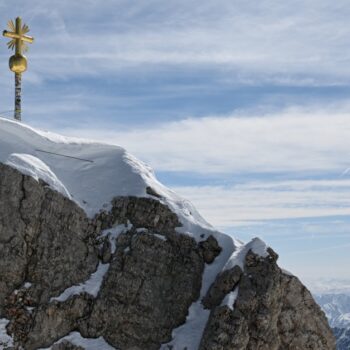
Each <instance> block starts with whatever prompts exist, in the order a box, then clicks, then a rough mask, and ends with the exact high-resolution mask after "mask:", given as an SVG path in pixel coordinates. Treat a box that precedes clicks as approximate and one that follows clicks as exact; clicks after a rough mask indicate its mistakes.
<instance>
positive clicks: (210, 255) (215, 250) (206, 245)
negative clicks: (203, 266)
mask: <svg viewBox="0 0 350 350" xmlns="http://www.w3.org/2000/svg"><path fill="white" fill-rule="evenodd" d="M199 249H200V250H201V253H202V256H203V259H204V261H205V262H206V263H207V264H211V263H212V262H213V261H214V260H215V258H216V257H217V256H218V255H219V254H220V253H221V251H222V248H221V247H220V246H219V243H218V241H217V240H216V239H215V238H214V237H213V236H209V237H208V238H207V239H206V240H205V241H202V242H200V243H199Z"/></svg>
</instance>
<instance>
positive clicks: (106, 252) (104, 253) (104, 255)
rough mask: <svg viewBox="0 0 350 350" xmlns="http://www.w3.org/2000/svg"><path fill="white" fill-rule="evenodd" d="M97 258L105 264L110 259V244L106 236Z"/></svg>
mask: <svg viewBox="0 0 350 350" xmlns="http://www.w3.org/2000/svg"><path fill="white" fill-rule="evenodd" d="M99 258H100V259H101V261H102V263H104V264H107V263H109V262H110V261H111V260H112V246H111V242H110V241H109V239H108V237H106V239H105V240H104V241H103V243H102V248H101V251H100V255H99Z"/></svg>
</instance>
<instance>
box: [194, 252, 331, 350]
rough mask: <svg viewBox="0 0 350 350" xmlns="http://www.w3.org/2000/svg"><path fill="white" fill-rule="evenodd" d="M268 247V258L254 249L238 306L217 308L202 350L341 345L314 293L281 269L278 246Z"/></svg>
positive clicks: (248, 257)
mask: <svg viewBox="0 0 350 350" xmlns="http://www.w3.org/2000/svg"><path fill="white" fill-rule="evenodd" d="M268 252H269V255H268V256H267V257H266V258H263V257H261V256H258V255H256V254H254V253H253V252H252V251H249V252H248V254H247V255H246V258H245V266H244V271H243V274H242V275H241V278H240V280H239V282H238V283H237V286H236V288H238V296H237V299H236V301H235V303H234V307H233V309H231V308H230V307H229V306H226V305H223V306H217V307H215V308H214V309H212V311H211V315H210V319H209V321H208V324H207V326H206V330H205V332H204V335H203V339H202V342H201V345H200V350H244V349H251V350H253V349H261V350H279V349H286V350H304V349H314V350H323V349H324V350H326V349H335V340H334V337H333V334H332V333H331V330H330V328H329V326H328V323H327V320H326V318H325V315H324V313H323V312H322V311H321V310H320V308H319V306H318V305H317V304H316V303H315V302H314V300H313V299H312V296H311V294H310V293H309V292H308V291H307V289H306V288H305V287H304V286H303V285H302V284H301V283H300V282H299V280H298V279H297V278H296V277H294V276H289V275H286V274H284V273H283V272H282V271H281V269H280V268H279V267H278V266H277V264H276V260H277V254H276V253H274V252H273V250H272V249H269V250H268ZM220 277H221V276H219V279H220Z"/></svg>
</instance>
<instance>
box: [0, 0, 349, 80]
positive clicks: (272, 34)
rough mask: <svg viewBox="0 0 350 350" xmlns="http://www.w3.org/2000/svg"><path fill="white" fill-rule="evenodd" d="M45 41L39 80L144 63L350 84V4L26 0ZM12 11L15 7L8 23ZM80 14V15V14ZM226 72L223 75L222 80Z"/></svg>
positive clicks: (37, 64)
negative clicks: (213, 68) (212, 68)
mask: <svg viewBox="0 0 350 350" xmlns="http://www.w3.org/2000/svg"><path fill="white" fill-rule="evenodd" d="M17 8H18V9H20V12H21V13H22V14H23V15H24V16H26V18H28V20H30V22H31V25H32V28H33V33H35V34H36V36H37V42H36V47H35V49H34V48H33V50H32V53H31V57H32V69H33V72H35V73H36V74H38V75H40V76H41V78H45V79H46V78H47V77H48V76H49V75H50V76H55V77H56V78H57V77H59V76H61V77H66V76H72V75H77V74H78V75H79V74H83V75H86V74H112V73H115V72H119V71H120V70H122V69H125V67H130V66H131V67H133V69H135V67H137V68H138V70H140V69H141V70H142V69H144V66H145V65H166V66H172V65H180V66H182V65H189V66H194V67H196V68H197V69H198V68H199V67H200V66H203V67H206V66H208V65H209V66H214V67H216V68H217V69H218V70H219V71H220V70H224V71H225V74H223V76H225V75H226V73H227V70H230V71H231V72H237V71H239V72H240V74H239V75H238V76H237V79H241V83H242V82H255V83H257V82H259V81H263V80H264V79H266V78H267V77H269V79H271V80H275V81H279V79H280V81H285V82H287V81H289V80H290V81H298V80H300V81H304V82H307V81H309V82H310V83H313V84H314V83H315V82H316V83H317V82H318V83H320V84H322V82H324V81H327V82H328V83H332V84H336V83H341V82H343V83H344V82H346V81H347V79H348V77H349V75H350V68H349V67H350V66H349V58H350V52H349V47H350V45H349V37H350V29H349V26H348V25H347V24H348V18H349V15H350V6H349V4H348V2H347V1H346V0H340V1H337V2H336V3H335V2H330V1H329V0H321V1H320V0H317V1H316V0H310V1H306V2H305V1H294V2H283V3H282V2H281V3H278V4H277V3H276V2H275V1H272V0H263V1H260V2H259V3H254V6H252V5H251V4H249V2H246V1H243V0H240V1H235V2H232V1H229V0H221V1H214V0H210V1H207V2H206V3H205V4H204V3H203V2H198V1H194V0H192V1H182V0H181V1H178V0H177V1H166V2H164V1H160V0H157V1H147V2H136V3H135V2H129V1H111V0H109V1H104V2H103V3H101V2H99V1H84V3H83V5H82V2H73V3H72V2H71V1H69V2H68V1H52V2H50V6H47V2H45V1H43V0H36V1H32V2H30V3H27V2H25V1H18V2H17ZM10 13H13V5H12V3H11V4H10V3H9V4H8V5H7V11H6V10H5V11H3V12H2V14H1V16H0V20H1V21H2V22H3V23H6V21H5V19H7V18H5V16H8V15H9V14H10ZM77 13H78V14H79V16H76V14H77ZM219 71H218V72H219Z"/></svg>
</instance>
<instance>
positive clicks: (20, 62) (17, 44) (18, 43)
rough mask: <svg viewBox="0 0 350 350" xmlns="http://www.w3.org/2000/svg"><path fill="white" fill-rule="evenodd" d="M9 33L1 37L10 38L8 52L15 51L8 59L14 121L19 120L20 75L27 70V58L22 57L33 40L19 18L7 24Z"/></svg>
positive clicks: (5, 31) (6, 32)
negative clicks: (13, 85) (11, 76)
mask: <svg viewBox="0 0 350 350" xmlns="http://www.w3.org/2000/svg"><path fill="white" fill-rule="evenodd" d="M7 25H8V28H9V31H7V30H4V31H3V36H5V37H7V38H10V39H11V40H10V41H9V42H8V43H7V46H8V48H9V49H10V50H13V49H15V54H14V55H13V56H11V57H10V61H9V66H10V69H11V71H12V72H14V73H15V119H16V120H21V100H22V96H21V93H22V73H23V72H25V71H26V70H27V58H26V57H25V56H24V55H23V53H24V52H26V51H27V50H28V46H27V43H30V44H31V43H32V42H33V41H34V38H33V37H31V36H28V35H26V34H27V33H28V32H29V27H28V26H27V25H26V24H23V25H22V20H21V18H20V17H17V18H16V22H15V23H14V22H13V21H12V20H10V21H8V23H7Z"/></svg>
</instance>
